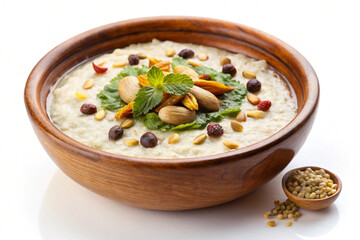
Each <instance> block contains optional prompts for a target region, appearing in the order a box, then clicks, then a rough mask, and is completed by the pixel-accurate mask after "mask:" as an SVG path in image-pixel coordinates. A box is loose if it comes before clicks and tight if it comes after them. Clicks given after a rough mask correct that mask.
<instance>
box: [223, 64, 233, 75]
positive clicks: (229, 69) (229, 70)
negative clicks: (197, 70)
mask: <svg viewBox="0 0 360 240" xmlns="http://www.w3.org/2000/svg"><path fill="white" fill-rule="evenodd" d="M222 72H223V73H228V74H230V75H231V76H232V77H233V76H235V74H236V68H235V67H234V65H232V64H231V63H228V64H225V65H224V66H223V67H222Z"/></svg>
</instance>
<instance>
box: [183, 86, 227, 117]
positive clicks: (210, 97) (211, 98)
mask: <svg viewBox="0 0 360 240" xmlns="http://www.w3.org/2000/svg"><path fill="white" fill-rule="evenodd" d="M190 93H191V94H192V95H194V97H195V98H196V100H197V102H198V104H199V106H200V107H201V108H204V109H206V110H209V111H212V112H214V111H219V109H220V102H219V99H217V97H216V96H215V95H214V94H212V93H211V92H209V91H206V90H204V89H202V88H199V87H197V86H193V87H192V88H191V89H190Z"/></svg>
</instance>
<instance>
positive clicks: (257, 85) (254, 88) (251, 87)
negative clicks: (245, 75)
mask: <svg viewBox="0 0 360 240" xmlns="http://www.w3.org/2000/svg"><path fill="white" fill-rule="evenodd" d="M246 88H247V90H248V91H249V92H252V93H255V92H258V91H260V89H261V82H259V81H258V80H257V79H256V78H253V79H250V80H249V81H248V82H247V84H246Z"/></svg>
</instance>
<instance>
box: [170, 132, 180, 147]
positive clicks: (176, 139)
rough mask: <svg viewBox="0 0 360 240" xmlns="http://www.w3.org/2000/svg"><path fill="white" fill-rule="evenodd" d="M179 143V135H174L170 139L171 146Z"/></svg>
mask: <svg viewBox="0 0 360 240" xmlns="http://www.w3.org/2000/svg"><path fill="white" fill-rule="evenodd" d="M179 141H180V136H179V134H177V133H174V134H172V135H171V136H170V137H169V139H168V143H169V144H174V143H177V142H179Z"/></svg>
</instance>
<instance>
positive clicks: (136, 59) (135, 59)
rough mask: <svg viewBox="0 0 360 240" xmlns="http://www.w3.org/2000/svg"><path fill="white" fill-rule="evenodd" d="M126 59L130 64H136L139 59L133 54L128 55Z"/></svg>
mask: <svg viewBox="0 0 360 240" xmlns="http://www.w3.org/2000/svg"><path fill="white" fill-rule="evenodd" d="M128 60H129V64H130V65H138V64H139V61H140V59H139V56H137V55H135V54H131V55H129V57H128Z"/></svg>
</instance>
